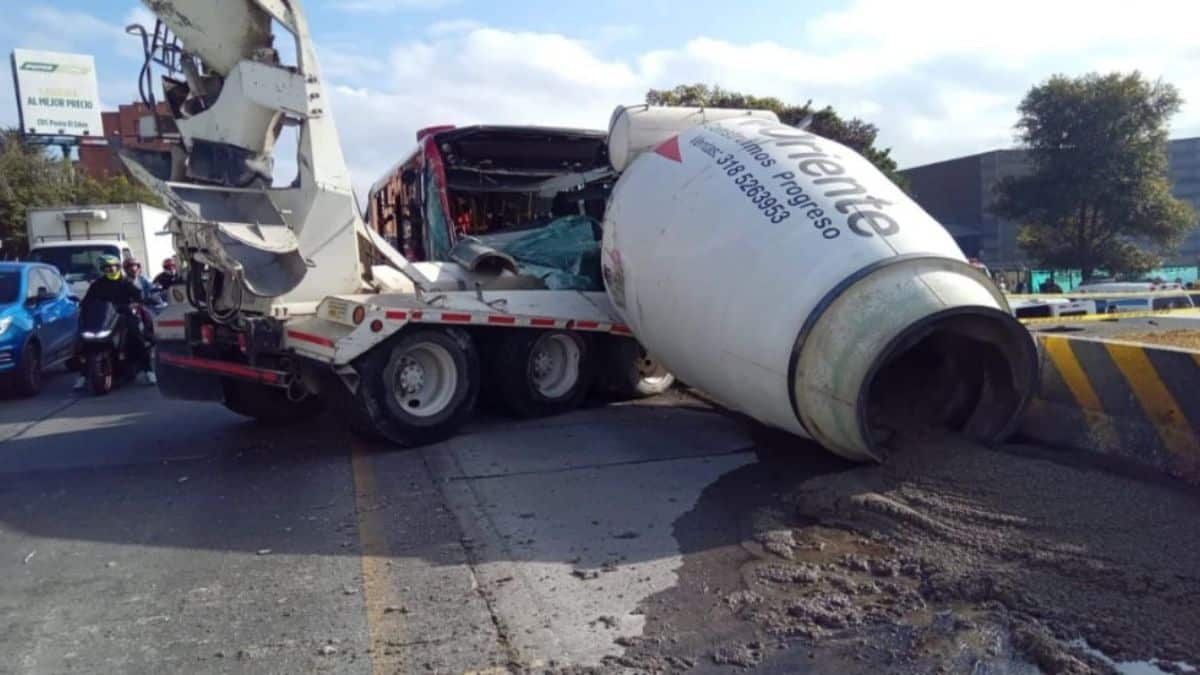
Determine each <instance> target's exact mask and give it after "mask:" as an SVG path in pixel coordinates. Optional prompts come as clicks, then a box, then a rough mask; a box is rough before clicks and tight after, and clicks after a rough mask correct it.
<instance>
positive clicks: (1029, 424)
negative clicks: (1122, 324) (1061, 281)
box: [1022, 333, 1200, 483]
mask: <svg viewBox="0 0 1200 675" xmlns="http://www.w3.org/2000/svg"><path fill="white" fill-rule="evenodd" d="M1036 338H1037V340H1038V347H1039V352H1040V354H1041V361H1042V362H1041V383H1040V390H1039V392H1038V395H1037V396H1036V397H1035V399H1034V401H1033V402H1032V404H1031V405H1030V409H1029V413H1028V415H1026V418H1025V421H1024V423H1023V425H1022V432H1023V433H1024V434H1026V435H1027V436H1030V437H1032V438H1034V439H1036V440H1038V441H1041V442H1043V443H1048V444H1052V445H1057V446H1065V447H1070V448H1075V449H1079V450H1086V451H1091V452H1098V453H1102V454H1105V455H1112V456H1117V457H1121V458H1124V459H1128V460H1133V461H1135V462H1138V463H1140V464H1144V465H1149V466H1151V467H1153V468H1156V469H1159V470H1162V471H1165V472H1167V473H1169V474H1171V475H1173V476H1176V477H1179V478H1183V479H1185V480H1188V481H1190V482H1195V483H1200V351H1192V350H1186V349H1178V348H1173V347H1163V346H1152V345H1144V344H1136V343H1132V342H1122V341H1117V340H1103V339H1096V338H1087V337H1068V336H1065V335H1055V334H1045V333H1042V334H1037V335H1036Z"/></svg>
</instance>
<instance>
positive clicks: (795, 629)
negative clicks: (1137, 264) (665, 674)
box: [607, 432, 1200, 673]
mask: <svg viewBox="0 0 1200 675" xmlns="http://www.w3.org/2000/svg"><path fill="white" fill-rule="evenodd" d="M758 440H759V446H760V447H759V451H758V456H759V457H758V459H759V461H758V462H757V463H755V464H751V465H748V466H745V467H742V468H740V469H737V470H735V471H732V472H730V473H728V474H725V475H724V476H722V477H721V478H720V479H719V480H718V481H716V482H715V483H714V484H712V485H711V486H709V488H708V489H707V490H705V492H704V494H703V495H702V496H701V498H700V500H699V502H698V503H697V506H696V507H695V508H694V509H693V510H692V511H690V512H689V513H687V514H685V515H684V516H682V517H681V518H679V519H678V520H677V521H676V523H675V535H676V537H677V538H678V539H679V542H680V546H681V549H682V550H683V551H684V556H683V565H682V567H681V569H680V570H679V572H678V575H679V583H678V584H677V585H676V586H675V587H673V588H671V589H668V590H666V591H664V592H662V593H659V594H657V595H655V596H654V597H652V598H650V599H648V600H647V601H646V602H645V603H644V604H643V605H642V610H643V611H644V612H645V613H646V616H647V622H646V633H645V634H644V635H643V636H642V637H640V638H638V639H636V640H630V641H626V643H625V646H626V650H625V652H624V654H623V655H622V656H621V657H618V658H611V659H609V660H608V662H607V665H608V666H609V667H611V668H612V669H620V668H632V669H635V670H651V671H653V670H660V671H690V672H733V671H738V670H742V669H748V668H754V669H756V670H757V671H760V672H799V673H804V672H811V673H826V672H839V673H880V672H887V673H927V672H946V673H955V672H974V673H1037V672H1046V673H1112V672H1117V670H1116V667H1115V665H1114V664H1116V663H1118V662H1122V663H1128V662H1136V661H1140V662H1145V663H1146V664H1147V665H1148V666H1150V667H1151V668H1157V669H1158V670H1159V671H1161V672H1176V671H1178V672H1182V671H1184V670H1185V666H1183V665H1181V664H1183V663H1188V664H1195V663H1197V662H1200V603H1198V602H1197V601H1198V600H1200V498H1198V497H1197V495H1196V494H1195V493H1194V492H1193V491H1191V490H1190V489H1189V488H1186V487H1183V486H1181V485H1177V484H1174V483H1171V482H1167V481H1162V480H1156V479H1146V478H1144V477H1143V478H1137V477H1129V476H1123V475H1120V474H1117V473H1113V472H1112V471H1109V470H1104V469H1101V468H1098V467H1095V466H1084V465H1074V464H1072V463H1070V462H1069V461H1065V460H1066V459H1067V458H1064V457H1062V456H1061V455H1056V454H1054V453H1052V452H1049V451H1045V450H1042V449H1038V448H1030V447H1016V446H1014V447H1010V448H1007V449H1006V450H1007V451H1005V452H999V451H993V450H989V449H986V448H982V447H977V446H975V445H972V444H970V443H967V442H964V441H962V440H960V439H956V438H948V437H938V436H926V437H923V438H913V439H907V440H906V441H905V442H904V445H903V447H902V448H901V449H900V451H898V452H897V453H895V454H894V455H893V457H892V458H891V459H890V460H889V462H888V463H887V464H885V465H881V466H853V465H847V464H843V463H841V462H839V461H838V460H836V459H833V458H830V457H827V456H826V455H825V454H824V453H822V452H821V451H820V450H819V449H816V448H812V447H809V446H806V445H803V444H798V443H797V442H796V441H795V440H794V439H789V438H787V437H779V436H775V435H773V434H769V433H768V432H759V438H758ZM798 445H799V446H800V447H797V446H798ZM730 531H736V532H737V536H736V537H731V536H730ZM730 541H737V542H738V543H736V544H730V543H728V542H730ZM723 542H724V543H723ZM1085 643H1086V645H1090V648H1085V647H1084V645H1085ZM1149 672H1154V671H1153V670H1151V671H1149Z"/></svg>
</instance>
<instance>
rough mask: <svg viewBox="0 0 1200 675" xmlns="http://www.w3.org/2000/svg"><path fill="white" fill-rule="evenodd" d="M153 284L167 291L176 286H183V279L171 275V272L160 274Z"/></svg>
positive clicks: (176, 275)
mask: <svg viewBox="0 0 1200 675" xmlns="http://www.w3.org/2000/svg"><path fill="white" fill-rule="evenodd" d="M153 283H154V285H155V286H158V287H159V288H162V289H164V290H165V289H167V288H170V287H172V286H174V285H175V284H182V283H183V277H182V276H180V275H178V274H171V273H170V272H159V273H158V276H156V277H154V282H153Z"/></svg>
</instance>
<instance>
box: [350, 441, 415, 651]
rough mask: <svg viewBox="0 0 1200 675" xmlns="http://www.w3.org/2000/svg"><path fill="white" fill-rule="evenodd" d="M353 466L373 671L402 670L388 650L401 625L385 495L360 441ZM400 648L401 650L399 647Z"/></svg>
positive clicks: (354, 447)
mask: <svg viewBox="0 0 1200 675" xmlns="http://www.w3.org/2000/svg"><path fill="white" fill-rule="evenodd" d="M350 448H351V454H350V466H351V469H352V473H353V475H354V510H355V514H356V520H357V522H358V542H359V549H360V550H361V551H362V556H361V559H362V578H363V605H364V606H365V608H366V610H367V634H368V648H369V653H370V656H371V673H372V675H383V674H384V673H395V672H401V669H400V655H399V653H397V652H394V651H392V650H389V645H394V644H399V643H400V642H402V640H401V639H400V636H401V630H402V628H403V626H402V625H401V620H400V617H401V616H402V613H401V612H399V611H389V609H390V608H396V609H399V608H400V606H401V605H400V598H399V597H398V596H397V595H396V588H395V586H394V585H393V584H391V583H389V581H388V565H389V562H390V559H391V557H392V556H391V547H390V546H389V544H388V537H387V527H386V521H385V519H384V510H383V509H381V508H380V500H381V499H382V496H381V495H380V493H379V486H378V483H377V481H376V480H375V460H374V459H373V457H372V456H371V453H370V451H369V450H367V449H366V448H365V447H364V446H363V444H362V442H361V441H359V440H357V439H355V440H352V441H351V443H350ZM397 651H398V650H397Z"/></svg>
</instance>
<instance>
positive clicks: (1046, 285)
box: [1038, 277, 1063, 293]
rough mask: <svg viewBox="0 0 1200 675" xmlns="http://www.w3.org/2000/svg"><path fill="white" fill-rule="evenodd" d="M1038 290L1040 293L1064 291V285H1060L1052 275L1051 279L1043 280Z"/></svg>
mask: <svg viewBox="0 0 1200 675" xmlns="http://www.w3.org/2000/svg"><path fill="white" fill-rule="evenodd" d="M1038 292H1039V293H1062V292H1063V290H1062V286H1059V285H1058V282H1056V281H1055V280H1054V277H1050V278H1049V279H1046V280H1045V281H1043V282H1042V285H1041V287H1040V288H1038Z"/></svg>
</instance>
